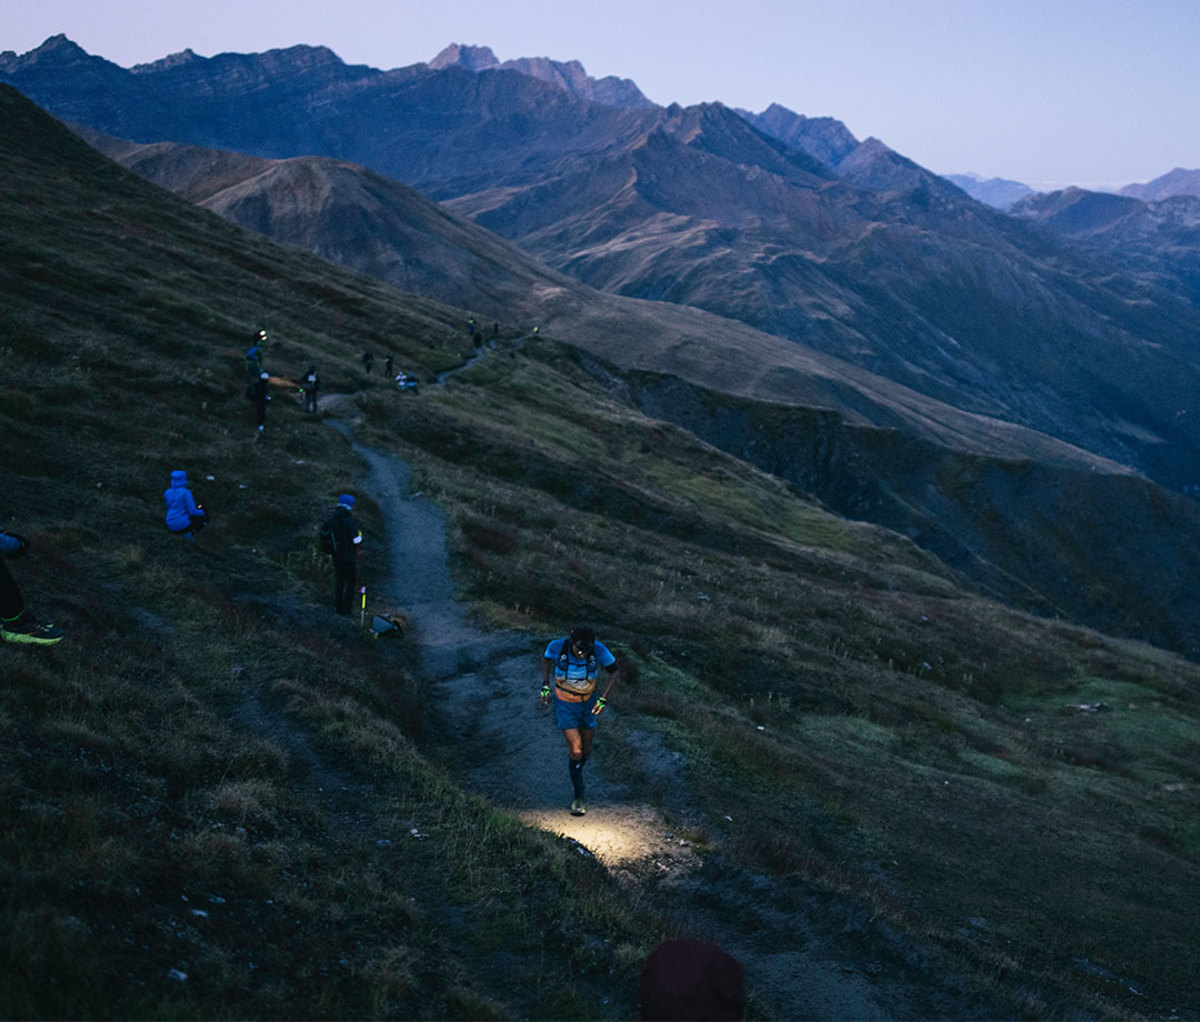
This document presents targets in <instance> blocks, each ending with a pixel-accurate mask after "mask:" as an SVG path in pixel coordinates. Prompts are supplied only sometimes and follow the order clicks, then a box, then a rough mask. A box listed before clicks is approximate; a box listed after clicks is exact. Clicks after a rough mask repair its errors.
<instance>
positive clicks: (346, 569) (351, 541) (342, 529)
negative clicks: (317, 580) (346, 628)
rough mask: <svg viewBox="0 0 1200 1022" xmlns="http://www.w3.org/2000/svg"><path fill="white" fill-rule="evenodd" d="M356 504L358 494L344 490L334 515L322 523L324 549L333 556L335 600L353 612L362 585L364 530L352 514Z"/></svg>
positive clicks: (342, 610)
mask: <svg viewBox="0 0 1200 1022" xmlns="http://www.w3.org/2000/svg"><path fill="white" fill-rule="evenodd" d="M353 507H354V498H353V497H352V496H351V495H350V494H348V493H343V494H342V495H341V496H340V497H338V502H337V507H336V508H335V509H334V512H333V516H332V517H331V518H329V519H328V520H327V521H326V522H325V523H324V524H323V525H322V526H321V529H320V532H319V540H320V544H321V550H322V551H324V552H325V553H327V554H329V555H330V557H332V558H333V573H334V582H333V604H334V608H335V609H336V610H337V612H338V613H339V614H349V613H350V610H351V608H352V607H353V605H354V593H355V591H356V590H357V588H358V551H359V547H360V546H361V545H362V531H361V530H360V529H359V527H358V522H357V521H355V519H354V515H353V514H351V509H352V508H353Z"/></svg>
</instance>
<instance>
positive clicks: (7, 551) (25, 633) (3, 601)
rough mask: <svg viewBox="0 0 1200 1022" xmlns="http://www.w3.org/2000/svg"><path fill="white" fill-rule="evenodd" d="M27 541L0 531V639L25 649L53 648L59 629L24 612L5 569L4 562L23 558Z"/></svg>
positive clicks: (17, 591) (15, 588) (12, 581)
mask: <svg viewBox="0 0 1200 1022" xmlns="http://www.w3.org/2000/svg"><path fill="white" fill-rule="evenodd" d="M28 550H29V540H27V539H26V538H25V537H24V536H20V535H18V534H17V533H15V532H5V531H4V530H3V529H0V639H3V640H4V641H5V642H14V643H18V644H21V645H29V646H53V645H54V644H55V643H56V642H62V638H63V633H62V629H61V628H58V627H56V626H55V625H54V623H53V622H50V621H45V622H42V621H39V620H38V619H37V618H35V617H34V616H33V615H32V614H30V613H29V611H28V610H26V609H25V600H24V599H23V598H22V596H21V590H20V589H18V588H17V583H16V581H15V580H14V579H13V577H12V572H10V571H9V570H8V565H7V564H6V563H5V561H6V560H15V559H16V558H18V557H23V556H24V555H25V553H26V552H27V551H28Z"/></svg>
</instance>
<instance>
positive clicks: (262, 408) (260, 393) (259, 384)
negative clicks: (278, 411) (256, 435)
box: [251, 373, 271, 433]
mask: <svg viewBox="0 0 1200 1022" xmlns="http://www.w3.org/2000/svg"><path fill="white" fill-rule="evenodd" d="M270 379H271V378H270V376H268V375H267V374H266V373H259V374H258V379H257V380H255V381H254V389H253V391H252V393H251V397H252V398H253V399H254V413H255V421H256V423H257V424H258V431H259V432H260V433H261V432H262V431H263V427H264V426H265V425H266V424H267V402H268V401H270V400H271V395H270V392H269V389H268V388H269V387H270Z"/></svg>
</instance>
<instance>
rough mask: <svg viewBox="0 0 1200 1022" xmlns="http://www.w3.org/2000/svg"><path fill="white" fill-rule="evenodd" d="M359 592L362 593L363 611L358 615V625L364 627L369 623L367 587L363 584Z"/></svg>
mask: <svg viewBox="0 0 1200 1022" xmlns="http://www.w3.org/2000/svg"><path fill="white" fill-rule="evenodd" d="M359 592H360V593H362V613H361V614H359V616H358V627H359V628H362V627H363V625H365V624H366V623H367V587H366V586H363V587H362V588H361V589H359Z"/></svg>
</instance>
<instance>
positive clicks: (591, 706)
mask: <svg viewBox="0 0 1200 1022" xmlns="http://www.w3.org/2000/svg"><path fill="white" fill-rule="evenodd" d="M601 668H603V669H604V670H605V671H606V672H607V674H608V684H607V685H605V687H604V691H603V693H598V692H597V678H598V675H599V673H600V670H601ZM551 674H553V676H554V687H553V689H552V688H551V686H550V677H551ZM619 677H620V670H619V668H618V666H617V658H616V657H615V656H613V654H612V652H611V651H610V650H609V649H608V647H607V646H605V645H604V643H602V642H597V641H596V633H595V632H594V631H592V629H590V628H588V627H586V626H578V627H576V628H574V629H572V630H571V634H570V635H568V636H567V637H566V638H564V639H555V640H554V641H553V642H551V643H550V644H549V645H548V646H547V647H546V652H545V653H543V654H542V690H541V693H540V701H541V705H542V706H543V707H545V706H548V705H550V697H551V695H553V696H554V719H555V723H556V724H557V725H558V727H559V729H560V730H561V731H562V733H563V738H564V739H565V740H566V743H567V755H568V764H567V765H568V771H569V774H570V778H571V787H572V789H573V791H574V793H575V799H574V801H573V802H572V803H571V813H572V815H574V816H582V815H583V814H584V813H585V812H587V809H586V808H585V807H584V801H583V796H584V784H583V765H584V764H585V763H586V762H587V761H588V757H589V756H590V755H591V753H592V741H593V739H594V738H595V737H596V718H597V717H598V716H599V715H600V714H601V713H603V712H604V707H605V704H606V703H607V701H608V696H609V693H610V692H612V690H613V686H614V685H616V683H617V680H618V679H619Z"/></svg>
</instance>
